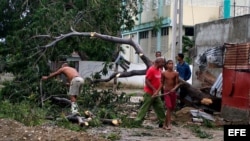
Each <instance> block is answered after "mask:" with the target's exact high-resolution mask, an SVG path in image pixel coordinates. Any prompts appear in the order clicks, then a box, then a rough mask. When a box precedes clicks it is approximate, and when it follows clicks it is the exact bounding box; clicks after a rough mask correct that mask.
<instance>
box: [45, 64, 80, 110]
mask: <svg viewBox="0 0 250 141" xmlns="http://www.w3.org/2000/svg"><path fill="white" fill-rule="evenodd" d="M59 74H64V75H65V76H66V77H67V81H68V83H69V84H70V87H69V93H68V94H69V96H70V101H71V112H72V114H78V106H77V104H76V98H77V96H78V95H79V94H80V92H81V88H82V85H83V82H84V80H83V78H82V77H81V76H80V74H79V73H78V72H77V70H76V69H75V68H72V67H70V66H69V65H68V64H67V63H64V64H62V66H61V68H60V69H58V70H57V71H56V72H53V73H51V74H50V75H49V76H43V77H42V80H47V79H49V78H52V77H55V76H57V75H59Z"/></svg>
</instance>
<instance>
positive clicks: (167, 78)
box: [42, 51, 191, 130]
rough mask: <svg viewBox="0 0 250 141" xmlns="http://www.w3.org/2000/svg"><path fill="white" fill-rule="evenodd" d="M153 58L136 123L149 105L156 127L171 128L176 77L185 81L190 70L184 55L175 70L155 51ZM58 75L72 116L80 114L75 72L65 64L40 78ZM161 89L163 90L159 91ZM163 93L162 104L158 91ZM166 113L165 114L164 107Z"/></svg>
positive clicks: (78, 78) (78, 79)
mask: <svg viewBox="0 0 250 141" xmlns="http://www.w3.org/2000/svg"><path fill="white" fill-rule="evenodd" d="M155 55H156V59H155V61H154V62H153V65H152V66H151V67H150V68H149V69H148V70H147V72H146V76H145V78H146V79H145V87H144V92H145V94H144V96H143V98H144V102H143V105H142V106H141V107H140V110H139V112H138V115H137V117H136V119H135V121H136V123H139V124H141V123H142V122H143V120H144V117H145V116H146V114H147V112H148V110H149V109H150V107H151V106H153V109H154V111H155V113H156V115H157V117H158V120H159V126H160V127H163V128H164V129H169V130H170V129H171V113H172V112H173V110H174V109H175V105H176V100H177V95H176V90H177V89H178V86H179V77H180V78H181V79H183V80H185V81H187V80H188V79H189V78H190V76H191V70H190V68H189V65H188V64H187V63H186V62H185V61H184V60H183V58H184V55H183V54H178V56H177V60H178V63H177V67H176V70H175V69H174V62H173V60H168V61H166V60H165V58H163V57H161V52H159V51H158V52H156V54H155ZM59 74H64V75H65V76H66V77H67V81H68V82H69V86H70V87H69V96H70V100H71V112H72V114H79V112H78V106H77V103H76V98H77V96H78V95H79V94H80V92H81V88H82V86H83V83H84V80H83V78H82V77H81V76H80V74H79V73H78V71H77V70H76V69H75V68H73V67H70V66H69V65H68V64H67V63H64V64H63V65H62V66H61V68H59V69H58V70H57V71H55V72H53V73H51V74H50V75H49V76H42V80H47V79H49V78H52V77H55V76H57V75H59ZM162 90H163V91H162ZM160 91H161V93H163V94H162V95H163V101H164V103H165V104H164V105H163V103H162V100H161V97H160V96H159V95H158V94H159V92H160ZM164 106H165V108H166V111H167V113H166V114H165V108H164Z"/></svg>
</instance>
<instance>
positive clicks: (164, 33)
mask: <svg viewBox="0 0 250 141" xmlns="http://www.w3.org/2000/svg"><path fill="white" fill-rule="evenodd" d="M166 35H168V27H163V28H161V36H166Z"/></svg>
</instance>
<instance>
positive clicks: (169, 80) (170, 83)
mask: <svg viewBox="0 0 250 141" xmlns="http://www.w3.org/2000/svg"><path fill="white" fill-rule="evenodd" d="M166 68H167V70H166V71H164V72H162V75H161V85H160V87H159V89H158V90H157V91H156V92H155V93H154V97H155V96H157V95H158V93H159V91H160V90H161V89H162V88H164V102H165V107H166V109H167V114H166V118H165V121H164V124H163V129H168V130H170V129H171V114H172V112H173V111H174V109H175V105H176V98H177V95H176V89H177V88H178V86H179V83H178V82H179V74H178V72H176V71H175V70H174V69H173V68H174V63H173V61H172V60H168V61H167V62H166Z"/></svg>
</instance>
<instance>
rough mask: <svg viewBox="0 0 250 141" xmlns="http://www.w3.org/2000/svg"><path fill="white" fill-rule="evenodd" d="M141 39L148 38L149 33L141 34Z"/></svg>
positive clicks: (143, 32)
mask: <svg viewBox="0 0 250 141" xmlns="http://www.w3.org/2000/svg"><path fill="white" fill-rule="evenodd" d="M139 37H140V39H145V38H148V31H142V32H140V33H139Z"/></svg>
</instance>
